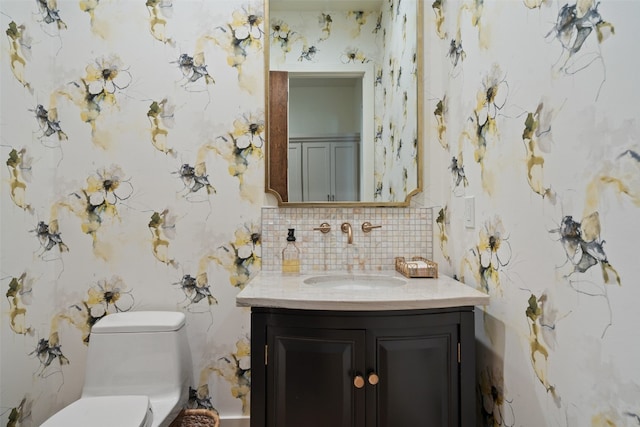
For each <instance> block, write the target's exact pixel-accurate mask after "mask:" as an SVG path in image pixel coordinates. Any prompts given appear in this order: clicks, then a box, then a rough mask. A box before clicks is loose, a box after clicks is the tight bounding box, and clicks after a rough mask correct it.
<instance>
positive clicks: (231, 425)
mask: <svg viewBox="0 0 640 427" xmlns="http://www.w3.org/2000/svg"><path fill="white" fill-rule="evenodd" d="M220 427H249V417H234V418H224V417H220Z"/></svg>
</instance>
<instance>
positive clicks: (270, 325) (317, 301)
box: [237, 272, 489, 427]
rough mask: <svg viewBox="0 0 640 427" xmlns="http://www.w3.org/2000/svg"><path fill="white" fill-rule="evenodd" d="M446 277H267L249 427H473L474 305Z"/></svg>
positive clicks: (258, 312) (478, 298)
mask: <svg viewBox="0 0 640 427" xmlns="http://www.w3.org/2000/svg"><path fill="white" fill-rule="evenodd" d="M488 302H489V297H488V296H487V295H486V294H483V293H482V292H479V291H477V290H475V289H473V288H471V287H469V286H466V285H464V284H462V283H460V282H458V281H455V280H453V279H451V278H448V277H442V276H441V277H440V278H438V279H406V278H404V277H403V276H401V275H399V274H396V273H393V272H389V273H388V274H386V275H362V276H351V275H348V274H341V275H335V274H333V275H331V276H313V277H312V276H304V275H301V276H297V277H288V276H282V275H280V274H274V273H264V272H263V273H261V274H259V275H258V276H257V277H255V278H254V279H252V281H251V282H250V283H249V284H248V285H247V286H246V287H245V289H244V290H243V291H241V292H240V293H239V294H238V297H237V304H238V305H239V306H250V307H251V382H252V384H251V426H252V427H265V426H269V427H299V426H305V427H315V426H318V427H320V426H323V427H324V426H343V427H347V426H353V427H365V426H378V427H398V426H407V427H412V426H473V425H475V339H474V306H476V305H485V304H488Z"/></svg>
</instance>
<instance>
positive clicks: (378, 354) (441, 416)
mask: <svg viewBox="0 0 640 427" xmlns="http://www.w3.org/2000/svg"><path fill="white" fill-rule="evenodd" d="M371 335H372V337H371V341H372V347H373V348H371V351H372V352H373V353H374V354H375V364H374V365H373V366H375V375H377V377H376V379H377V380H378V382H377V384H375V386H374V387H372V391H373V393H371V397H370V398H369V400H368V402H367V404H368V405H369V406H368V407H370V408H371V407H372V408H375V411H371V410H370V411H369V417H370V418H372V417H373V418H375V420H376V422H375V423H374V422H369V421H368V422H367V425H375V426H377V427H397V426H430V427H448V426H458V425H459V417H458V358H457V348H458V325H457V324H445V325H437V326H431V327H429V328H403V329H387V330H376V331H371ZM374 382H375V381H374ZM370 402H371V403H370Z"/></svg>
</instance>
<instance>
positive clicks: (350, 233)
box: [340, 222, 353, 244]
mask: <svg viewBox="0 0 640 427" xmlns="http://www.w3.org/2000/svg"><path fill="white" fill-rule="evenodd" d="M340 230H342V232H343V233H347V243H348V244H351V243H353V229H352V228H351V224H349V223H348V222H343V223H342V226H341V227H340Z"/></svg>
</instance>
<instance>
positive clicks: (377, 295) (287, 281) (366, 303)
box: [236, 271, 489, 310]
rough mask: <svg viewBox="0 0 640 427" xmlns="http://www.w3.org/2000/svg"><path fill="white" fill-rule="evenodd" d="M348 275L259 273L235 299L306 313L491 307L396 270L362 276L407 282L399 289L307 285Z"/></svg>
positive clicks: (454, 287)
mask: <svg viewBox="0 0 640 427" xmlns="http://www.w3.org/2000/svg"><path fill="white" fill-rule="evenodd" d="M347 274H348V273H346V272H340V271H331V272H322V273H320V272H319V273H313V274H301V275H298V276H286V275H283V274H281V273H279V272H260V273H258V275H257V276H255V277H253V278H252V279H251V280H250V281H249V283H247V285H246V286H245V288H244V289H243V290H242V291H240V293H239V294H238V295H237V296H236V305H237V306H240V307H272V308H291V309H305V310H412V309H427V308H448V307H462V306H476V305H488V304H489V295H487V294H485V293H483V292H480V291H478V290H476V289H474V288H472V287H470V286H467V285H465V284H464V283H461V282H459V281H457V280H454V279H452V278H451V277H447V276H443V275H440V277H439V278H437V279H433V278H429V279H421V278H410V279H409V278H406V277H404V276H403V275H401V274H400V273H397V272H395V271H384V272H372V273H362V274H363V275H368V276H387V277H394V278H398V279H402V280H404V281H406V283H405V284H403V285H400V286H395V287H384V286H380V287H372V288H371V289H336V288H332V287H327V286H321V285H320V286H319V285H308V284H305V283H304V280H305V279H308V278H310V277H314V276H324V275H347ZM358 274H360V273H358Z"/></svg>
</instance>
